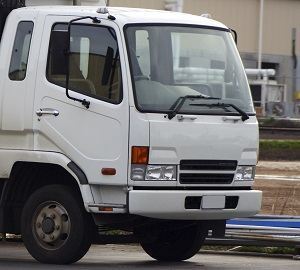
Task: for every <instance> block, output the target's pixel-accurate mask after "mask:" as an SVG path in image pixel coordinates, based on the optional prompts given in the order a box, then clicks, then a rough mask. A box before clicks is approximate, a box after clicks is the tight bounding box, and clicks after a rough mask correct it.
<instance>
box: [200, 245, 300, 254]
mask: <svg viewBox="0 0 300 270" xmlns="http://www.w3.org/2000/svg"><path fill="white" fill-rule="evenodd" d="M202 250H213V251H234V252H255V253H265V254H274V255H278V254H289V255H297V254H299V250H298V249H297V248H292V247H258V246H239V247H234V246H203V247H202Z"/></svg>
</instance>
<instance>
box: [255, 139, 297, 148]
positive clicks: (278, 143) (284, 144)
mask: <svg viewBox="0 0 300 270" xmlns="http://www.w3.org/2000/svg"><path fill="white" fill-rule="evenodd" d="M259 148H260V149H261V150H271V149H286V150H295V149H300V140H299V141H298V140H295V141H294V140H293V141H289V140H287V141H282V140H261V141H260V143H259Z"/></svg>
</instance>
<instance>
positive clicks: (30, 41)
mask: <svg viewBox="0 0 300 270" xmlns="http://www.w3.org/2000/svg"><path fill="white" fill-rule="evenodd" d="M21 23H30V24H31V25H32V28H31V35H30V40H29V46H28V52H27V62H26V69H25V71H24V77H23V78H22V79H19V80H16V79H13V78H12V77H11V75H10V74H11V72H10V69H11V65H12V60H13V56H14V48H15V43H16V38H17V34H18V29H19V26H20V24H21ZM34 27H35V25H34V22H33V21H31V20H24V21H19V23H18V25H17V28H16V32H15V36H14V41H13V46H12V50H11V54H10V62H9V67H8V78H9V80H10V81H13V82H22V81H24V80H25V79H26V77H27V69H28V64H29V61H30V57H29V56H30V51H31V43H32V36H33V32H34ZM24 41H25V38H24V40H23V46H24ZM21 59H22V57H21V58H20V60H21ZM19 72H20V70H19Z"/></svg>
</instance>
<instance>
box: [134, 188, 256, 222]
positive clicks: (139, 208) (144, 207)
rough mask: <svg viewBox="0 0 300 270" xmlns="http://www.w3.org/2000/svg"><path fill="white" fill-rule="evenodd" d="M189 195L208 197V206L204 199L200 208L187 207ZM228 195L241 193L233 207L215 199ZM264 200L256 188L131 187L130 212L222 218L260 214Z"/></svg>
mask: <svg viewBox="0 0 300 270" xmlns="http://www.w3.org/2000/svg"><path fill="white" fill-rule="evenodd" d="M188 197H196V198H200V197H201V198H203V197H206V198H209V200H205V201H206V202H205V206H204V205H203V200H202V202H200V205H199V209H187V208H186V198H188ZM229 197H230V198H232V197H238V200H237V204H236V205H235V206H234V207H233V208H231V209H225V206H223V207H222V206H220V203H215V202H214V198H216V200H219V198H221V199H222V198H225V199H226V198H229ZM201 198H200V200H201ZM261 200H262V192H261V191H257V190H218V191H210V190H131V191H130V192H129V213H130V214H135V215H140V216H145V217H151V218H159V219H181V220H213V219H217V220H221V219H222V220H223V219H231V218H236V217H250V216H253V215H255V214H257V213H258V211H259V210H260V207H261ZM210 204H211V205H210ZM221 204H222V203H221Z"/></svg>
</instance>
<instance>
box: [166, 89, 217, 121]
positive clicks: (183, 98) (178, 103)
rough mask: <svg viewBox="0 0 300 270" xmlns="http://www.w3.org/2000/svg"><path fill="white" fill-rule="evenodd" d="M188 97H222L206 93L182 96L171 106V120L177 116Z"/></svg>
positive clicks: (169, 116)
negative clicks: (206, 94)
mask: <svg viewBox="0 0 300 270" xmlns="http://www.w3.org/2000/svg"><path fill="white" fill-rule="evenodd" d="M187 99H220V98H216V97H210V96H205V95H186V96H181V97H179V98H178V99H176V101H175V102H174V103H173V104H172V106H171V107H170V109H169V110H170V112H168V118H169V119H170V120H171V119H172V118H174V117H175V116H176V114H177V113H178V112H179V110H180V109H181V107H182V106H183V104H184V102H185V101H186V100H187Z"/></svg>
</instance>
